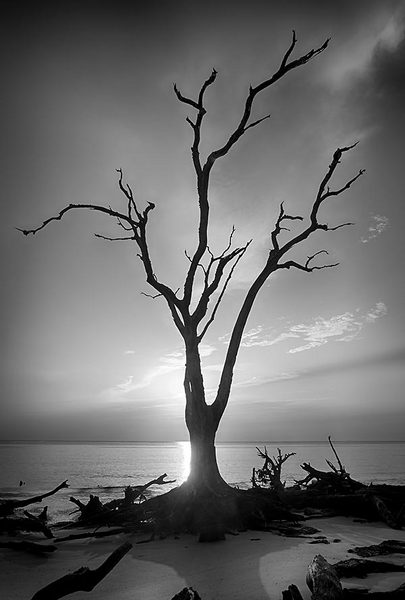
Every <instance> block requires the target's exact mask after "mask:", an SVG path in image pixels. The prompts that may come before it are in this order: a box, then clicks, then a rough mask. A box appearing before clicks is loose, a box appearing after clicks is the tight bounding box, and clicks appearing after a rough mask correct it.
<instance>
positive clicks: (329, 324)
mask: <svg viewBox="0 0 405 600" xmlns="http://www.w3.org/2000/svg"><path fill="white" fill-rule="evenodd" d="M385 314H387V307H386V305H385V304H384V303H383V302H377V303H376V305H375V306H374V307H372V308H370V309H369V310H368V311H366V312H365V313H364V312H363V313H361V312H360V310H356V311H355V312H354V313H353V312H349V311H348V312H345V313H343V314H341V315H335V316H332V317H329V318H324V317H317V318H316V319H315V320H314V321H311V322H309V323H300V324H294V325H290V326H289V327H288V329H287V330H286V331H277V330H274V329H271V328H264V327H263V326H262V325H258V326H257V327H255V328H253V329H250V330H248V331H247V332H246V333H245V334H244V335H243V338H242V344H241V345H242V346H244V347H245V348H249V347H252V346H262V347H264V346H272V345H274V344H278V343H280V342H286V341H288V340H292V339H296V340H300V341H302V342H304V343H302V344H300V345H298V346H294V347H293V348H290V349H289V350H288V352H289V353H290V354H294V353H296V352H303V351H304V350H310V349H311V348H316V347H318V346H322V345H323V344H326V343H327V342H328V341H331V340H334V341H336V342H350V341H351V340H353V339H354V338H356V337H357V336H358V335H359V333H360V331H361V330H362V329H363V327H364V326H365V325H366V324H368V323H374V322H375V321H376V320H377V319H378V318H380V317H382V316H384V315H385ZM229 338H230V336H229V334H227V335H226V336H222V337H221V338H219V339H220V341H222V342H223V343H228V342H229Z"/></svg>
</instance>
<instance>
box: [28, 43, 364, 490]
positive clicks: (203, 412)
mask: <svg viewBox="0 0 405 600" xmlns="http://www.w3.org/2000/svg"><path fill="white" fill-rule="evenodd" d="M328 42H329V40H326V41H325V42H324V43H323V44H322V45H321V46H319V47H318V48H315V49H311V50H310V51H309V52H307V53H305V54H302V55H301V56H299V57H298V58H295V59H294V58H293V52H294V50H295V47H296V43H297V39H296V35H295V32H293V34H292V40H291V43H290V45H289V47H288V49H287V51H286V52H285V54H284V56H283V57H282V60H281V63H280V66H279V67H278V69H277V70H276V71H275V72H274V73H273V75H271V76H270V77H268V78H267V79H265V80H264V81H262V82H261V83H259V84H258V85H256V86H254V87H252V86H250V88H249V92H248V94H247V97H246V100H245V104H244V107H243V109H242V115H241V118H240V121H239V124H238V125H237V126H236V127H235V129H234V130H233V131H232V132H231V133H230V135H229V137H228V138H227V140H226V142H225V143H224V144H223V145H222V146H221V147H219V148H217V149H214V150H212V151H211V152H209V153H208V154H207V156H206V157H205V158H203V157H202V156H201V134H202V128H203V123H204V118H205V115H206V113H207V111H206V108H205V98H206V92H207V90H208V88H209V87H210V86H212V85H213V84H214V82H215V80H216V78H217V71H215V69H214V70H213V71H212V73H211V75H210V76H209V77H208V79H207V80H206V81H204V83H203V85H202V86H201V89H200V90H199V93H198V96H197V97H196V98H191V97H188V96H186V95H184V94H183V93H182V92H181V91H180V90H179V89H178V87H177V86H176V85H174V92H175V95H176V97H177V99H178V100H179V101H180V102H181V103H183V104H185V105H186V106H187V107H189V108H190V109H192V110H193V115H194V116H193V117H190V116H187V118H186V121H187V123H188V124H189V125H190V127H191V131H192V146H191V157H192V162H193V166H194V170H195V174H196V180H197V181H196V182H197V194H198V211H199V224H198V238H197V241H196V247H195V250H194V253H193V254H192V255H187V257H188V259H189V265H188V269H187V273H186V276H185V280H184V286H183V289H182V290H181V292H180V290H174V289H172V288H171V287H170V286H169V285H167V284H166V283H164V282H163V281H162V280H161V279H160V278H158V277H157V275H156V273H155V271H154V268H153V264H152V258H151V255H150V251H149V246H148V239H147V227H148V221H149V218H150V215H151V212H152V211H153V209H154V208H155V205H154V204H153V203H151V202H149V203H148V204H147V206H146V208H144V209H141V208H140V207H139V204H138V202H137V200H135V197H134V193H133V191H132V189H131V187H130V186H129V185H128V184H127V183H125V182H124V177H123V173H122V171H121V169H119V170H118V173H119V179H118V184H119V188H120V190H121V192H122V194H123V195H124V197H125V208H124V209H123V210H114V209H113V208H111V207H108V206H100V205H96V204H69V205H68V206H66V207H65V208H63V209H62V210H61V211H60V213H59V214H58V215H56V216H53V217H50V218H48V219H46V220H45V221H44V222H43V223H42V225H40V226H39V227H37V228H35V229H24V230H20V231H22V233H23V234H24V235H29V234H35V233H37V232H38V231H40V230H42V229H43V228H44V227H46V226H47V225H48V224H49V223H51V222H52V221H58V220H61V219H62V218H63V217H64V216H65V215H66V213H68V212H70V211H76V210H79V209H84V210H91V211H96V212H100V213H104V214H105V215H107V216H108V217H113V218H114V219H115V220H116V221H117V223H118V225H119V227H120V229H121V230H122V231H123V233H121V234H120V235H119V236H111V237H107V236H103V235H98V237H100V238H103V239H107V240H111V241H113V240H117V241H121V240H125V241H129V242H133V243H135V244H136V245H137V247H138V257H139V259H140V260H141V263H142V265H143V269H144V271H145V275H146V281H147V282H148V284H149V285H150V286H151V287H152V288H153V294H151V296H152V297H158V296H161V297H163V298H164V300H165V301H166V303H167V306H168V308H169V311H170V313H171V316H172V318H173V321H174V324H175V326H176V327H177V329H178V331H179V332H180V334H181V336H182V338H183V340H184V346H185V355H186V367H185V375H184V391H185V397H186V408H185V419H186V424H187V428H188V431H189V434H190V442H191V472H190V476H189V479H188V481H187V482H186V483H185V484H184V485H183V490H184V489H188V491H190V490H193V493H194V494H195V493H196V492H198V493H201V492H203V491H204V490H206V491H209V492H212V491H215V492H216V493H226V491H227V490H229V487H228V486H227V484H226V483H225V482H224V480H223V479H222V477H221V475H220V472H219V470H218V465H217V459H216V451H215V435H216V431H217V429H218V426H219V423H220V421H221V418H222V415H223V414H224V411H225V409H226V406H227V403H228V399H229V395H230V391H231V385H232V376H233V371H234V366H235V362H236V359H237V355H238V351H239V347H240V344H241V339H242V335H243V331H244V328H245V325H246V322H247V319H248V316H249V314H250V311H251V310H252V306H253V303H254V301H255V299H256V297H257V294H258V293H259V291H260V289H261V288H262V287H263V285H264V283H265V282H266V280H267V279H268V278H269V276H270V275H271V274H272V273H274V272H276V271H279V270H281V269H298V270H300V271H305V272H308V273H310V272H313V271H315V270H318V269H325V268H331V267H335V266H336V265H337V263H333V264H332V263H322V264H317V259H318V258H319V257H320V255H322V254H327V251H326V250H320V251H318V252H316V253H315V254H313V255H311V256H308V257H307V258H306V259H305V260H304V261H302V262H297V261H295V260H292V259H289V258H288V257H287V255H288V253H289V251H290V250H292V249H293V248H295V247H296V246H299V245H300V244H301V243H302V242H304V241H305V240H306V239H308V238H309V237H310V236H312V234H313V233H315V232H317V231H319V230H322V231H335V230H337V229H339V228H341V227H345V226H346V225H350V224H351V223H341V224H338V225H335V226H329V225H328V224H326V223H324V222H322V221H320V220H319V209H320V207H321V205H322V204H323V203H324V202H325V201H326V200H328V199H329V198H331V197H333V196H339V195H340V194H342V193H343V192H345V191H346V190H348V189H349V188H350V186H351V185H352V184H353V183H354V182H355V181H356V180H357V179H358V178H359V177H360V176H361V175H362V173H363V171H360V172H358V173H357V174H356V175H354V176H353V177H352V178H351V179H350V180H349V181H347V183H346V184H345V185H343V187H340V188H339V189H332V188H331V187H330V181H331V179H332V176H333V175H334V173H335V171H336V169H337V167H338V165H339V163H340V161H341V159H342V157H343V155H344V154H345V153H346V152H348V151H349V150H351V149H352V148H353V147H354V146H355V145H356V144H352V145H349V146H346V147H343V148H338V149H337V150H336V151H335V152H334V154H333V157H332V160H331V162H330V165H329V167H328V168H327V170H326V173H325V174H324V176H323V178H322V180H321V182H320V184H319V188H318V190H317V192H316V195H315V199H314V201H313V204H312V207H311V209H310V212H309V215H308V219H307V222H306V223H305V222H304V218H303V217H302V216H296V215H291V214H289V213H288V212H286V210H285V208H284V205H283V204H281V206H280V208H279V214H278V217H277V220H276V222H275V225H274V229H273V230H272V231H271V235H270V240H271V247H270V248H269V252H268V256H267V259H266V261H265V263H264V265H263V267H262V269H261V271H260V272H259V273H258V275H257V276H256V278H255V279H254V281H253V283H252V284H251V285H250V287H249V289H248V290H247V293H246V296H245V299H244V301H243V303H242V306H241V309H240V311H239V314H238V316H237V318H236V321H235V324H234V327H233V330H232V333H231V336H230V341H229V345H228V349H227V353H226V357H225V361H224V365H223V368H222V373H221V377H220V382H219V386H218V390H217V393H216V396H215V399H214V401H213V402H212V403H211V404H208V403H207V401H206V395H205V390H204V380H203V373H202V368H201V360H200V353H199V345H200V343H201V341H202V340H203V338H204V336H205V334H206V333H207V330H208V328H209V327H210V325H211V324H212V322H213V321H214V319H215V317H216V315H217V311H218V308H219V305H220V304H221V301H222V300H223V297H224V294H225V292H226V289H227V286H228V284H229V282H230V280H231V278H232V275H233V273H234V270H235V268H236V266H237V265H238V263H239V261H240V260H241V259H242V257H243V256H244V254H245V253H246V251H247V249H248V247H249V244H250V241H248V242H247V243H246V244H245V245H243V246H240V247H234V244H233V235H234V229H233V228H232V231H231V233H230V235H229V238H228V240H227V242H225V244H224V245H225V249H224V250H223V252H221V253H220V254H218V255H215V254H214V253H213V252H212V251H211V250H210V246H209V239H208V225H209V211H210V204H209V187H210V176H211V172H212V169H213V167H214V165H215V163H216V162H217V161H218V160H220V159H222V158H223V157H224V156H226V155H227V154H228V153H229V152H230V150H231V149H232V148H233V147H234V146H235V144H237V142H238V141H239V139H240V138H241V137H242V136H243V135H244V134H245V133H246V132H247V131H248V130H250V129H253V128H254V127H256V126H258V125H260V124H261V123H262V122H263V121H264V120H265V119H268V118H269V115H266V116H264V117H262V118H259V119H256V120H252V109H253V106H254V102H255V100H256V98H257V96H258V95H259V94H261V93H262V92H264V91H265V90H267V89H268V88H270V87H271V86H272V85H274V84H275V83H276V82H277V81H279V80H280V79H281V78H282V77H284V76H285V75H287V73H289V72H290V71H293V70H294V69H297V68H298V67H301V66H302V65H305V64H306V63H308V62H309V61H311V60H312V59H313V58H315V57H316V56H318V55H319V54H321V53H322V52H323V51H324V50H325V49H326V48H327V46H328ZM292 221H298V222H302V228H301V230H300V232H299V233H297V234H295V235H293V234H290V237H289V239H288V240H287V241H283V242H282V241H281V240H280V234H281V232H289V231H290V230H289V229H288V228H287V227H286V225H287V224H289V223H291V222H292ZM96 235H97V234H96ZM287 235H288V234H287ZM284 236H285V234H284ZM200 273H201V275H202V280H203V286H202V291H201V293H200V294H199V296H198V298H197V299H196V298H195V292H196V282H197V281H198V277H199V276H200ZM192 299H194V300H193V302H192Z"/></svg>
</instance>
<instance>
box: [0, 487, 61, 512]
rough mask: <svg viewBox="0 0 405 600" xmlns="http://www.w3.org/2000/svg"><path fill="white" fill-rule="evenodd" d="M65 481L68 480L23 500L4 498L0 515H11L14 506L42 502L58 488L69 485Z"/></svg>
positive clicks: (0, 505) (19, 506)
mask: <svg viewBox="0 0 405 600" xmlns="http://www.w3.org/2000/svg"><path fill="white" fill-rule="evenodd" d="M67 482H68V480H67V479H66V480H65V481H62V483H60V484H59V485H58V486H56V488H55V489H53V490H51V491H50V492H45V493H44V494H39V495H38V496H33V497H32V498H26V499H25V500H5V501H4V502H2V503H1V504H0V517H6V516H8V515H11V514H12V513H13V512H14V510H15V509H16V508H22V507H23V506H28V505H29V504H36V503H37V502H42V500H43V499H44V498H48V496H52V495H53V494H56V492H58V491H59V490H62V489H63V488H67V487H69V486H68V483H67Z"/></svg>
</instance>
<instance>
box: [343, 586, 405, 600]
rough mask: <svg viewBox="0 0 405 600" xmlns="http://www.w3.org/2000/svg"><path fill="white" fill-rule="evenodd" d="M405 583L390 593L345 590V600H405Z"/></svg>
mask: <svg viewBox="0 0 405 600" xmlns="http://www.w3.org/2000/svg"><path fill="white" fill-rule="evenodd" d="M404 598H405V583H404V584H403V585H401V586H400V587H399V588H397V589H396V590H392V591H389V592H369V591H368V590H359V589H358V588H357V589H344V590H343V599H344V600H404Z"/></svg>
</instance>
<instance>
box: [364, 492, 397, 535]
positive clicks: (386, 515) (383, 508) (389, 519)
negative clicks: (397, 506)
mask: <svg viewBox="0 0 405 600" xmlns="http://www.w3.org/2000/svg"><path fill="white" fill-rule="evenodd" d="M370 499H371V502H372V503H373V504H374V506H375V508H376V510H377V512H378V514H379V515H380V516H381V519H382V520H383V521H384V523H386V524H387V525H388V526H389V527H391V528H392V529H401V517H402V508H401V510H400V511H399V513H398V515H394V513H393V512H392V511H391V510H390V509H389V508H388V506H387V505H386V503H385V502H384V500H383V499H382V498H380V497H379V496H375V495H371V496H370Z"/></svg>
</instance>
